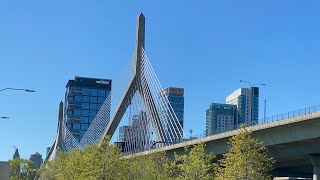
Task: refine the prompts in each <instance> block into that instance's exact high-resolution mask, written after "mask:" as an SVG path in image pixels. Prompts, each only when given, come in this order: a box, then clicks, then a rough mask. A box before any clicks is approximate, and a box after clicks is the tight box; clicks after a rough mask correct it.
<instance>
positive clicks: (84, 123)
mask: <svg viewBox="0 0 320 180" xmlns="http://www.w3.org/2000/svg"><path fill="white" fill-rule="evenodd" d="M110 92H111V80H109V79H97V78H86V77H75V79H74V80H69V81H68V83H67V85H66V93H65V107H64V123H65V124H66V126H67V128H68V130H69V131H70V132H71V134H72V135H73V137H74V138H75V139H76V140H77V141H78V142H80V141H81V139H82V137H83V136H84V134H85V133H86V131H87V129H88V128H89V126H90V124H91V123H92V121H93V120H94V118H95V116H96V114H97V113H98V111H99V109H100V107H101V106H102V104H103V103H104V101H105V99H106V98H107V97H108V96H109V94H110ZM110 95H111V94H110ZM108 108H109V112H110V107H108Z"/></svg>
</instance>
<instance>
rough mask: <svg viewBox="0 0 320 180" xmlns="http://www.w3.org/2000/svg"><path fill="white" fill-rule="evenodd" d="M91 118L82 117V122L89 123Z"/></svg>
mask: <svg viewBox="0 0 320 180" xmlns="http://www.w3.org/2000/svg"><path fill="white" fill-rule="evenodd" d="M88 122H89V118H88V117H81V123H88Z"/></svg>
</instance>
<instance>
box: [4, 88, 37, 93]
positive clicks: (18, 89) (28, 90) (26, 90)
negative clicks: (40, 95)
mask: <svg viewBox="0 0 320 180" xmlns="http://www.w3.org/2000/svg"><path fill="white" fill-rule="evenodd" d="M5 90H16V91H25V92H36V91H35V90H31V89H20V88H1V89H0V91H5Z"/></svg>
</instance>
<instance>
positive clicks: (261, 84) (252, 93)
mask: <svg viewBox="0 0 320 180" xmlns="http://www.w3.org/2000/svg"><path fill="white" fill-rule="evenodd" d="M240 82H244V83H248V84H249V85H250V86H251V108H250V110H251V113H250V114H251V122H250V125H252V123H253V113H252V110H253V108H252V107H253V95H254V92H253V91H254V87H255V86H256V85H260V86H265V85H266V84H264V83H255V84H253V85H252V84H251V83H250V82H249V81H243V80H240ZM258 113H259V112H258Z"/></svg>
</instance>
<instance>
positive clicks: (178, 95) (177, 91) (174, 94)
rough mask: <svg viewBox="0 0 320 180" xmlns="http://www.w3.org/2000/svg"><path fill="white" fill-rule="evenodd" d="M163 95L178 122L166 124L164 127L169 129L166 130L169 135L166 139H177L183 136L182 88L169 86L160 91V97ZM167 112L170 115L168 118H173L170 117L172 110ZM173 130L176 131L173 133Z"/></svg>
mask: <svg viewBox="0 0 320 180" xmlns="http://www.w3.org/2000/svg"><path fill="white" fill-rule="evenodd" d="M163 95H166V96H167V97H168V100H169V103H170V105H171V107H172V110H173V111H174V113H175V114H176V116H177V119H178V122H171V123H168V124H167V126H168V127H167V128H166V129H168V130H170V131H168V132H167V133H168V136H170V139H169V140H168V141H170V140H172V141H177V140H179V139H181V138H182V136H183V118H184V88H175V87H169V88H167V89H164V90H163V91H162V92H161V93H160V98H163ZM167 114H168V116H171V117H169V118H168V119H174V118H172V114H173V113H172V112H168V113H167ZM179 124H180V125H179ZM173 130H174V131H173ZM173 132H176V134H173Z"/></svg>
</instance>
